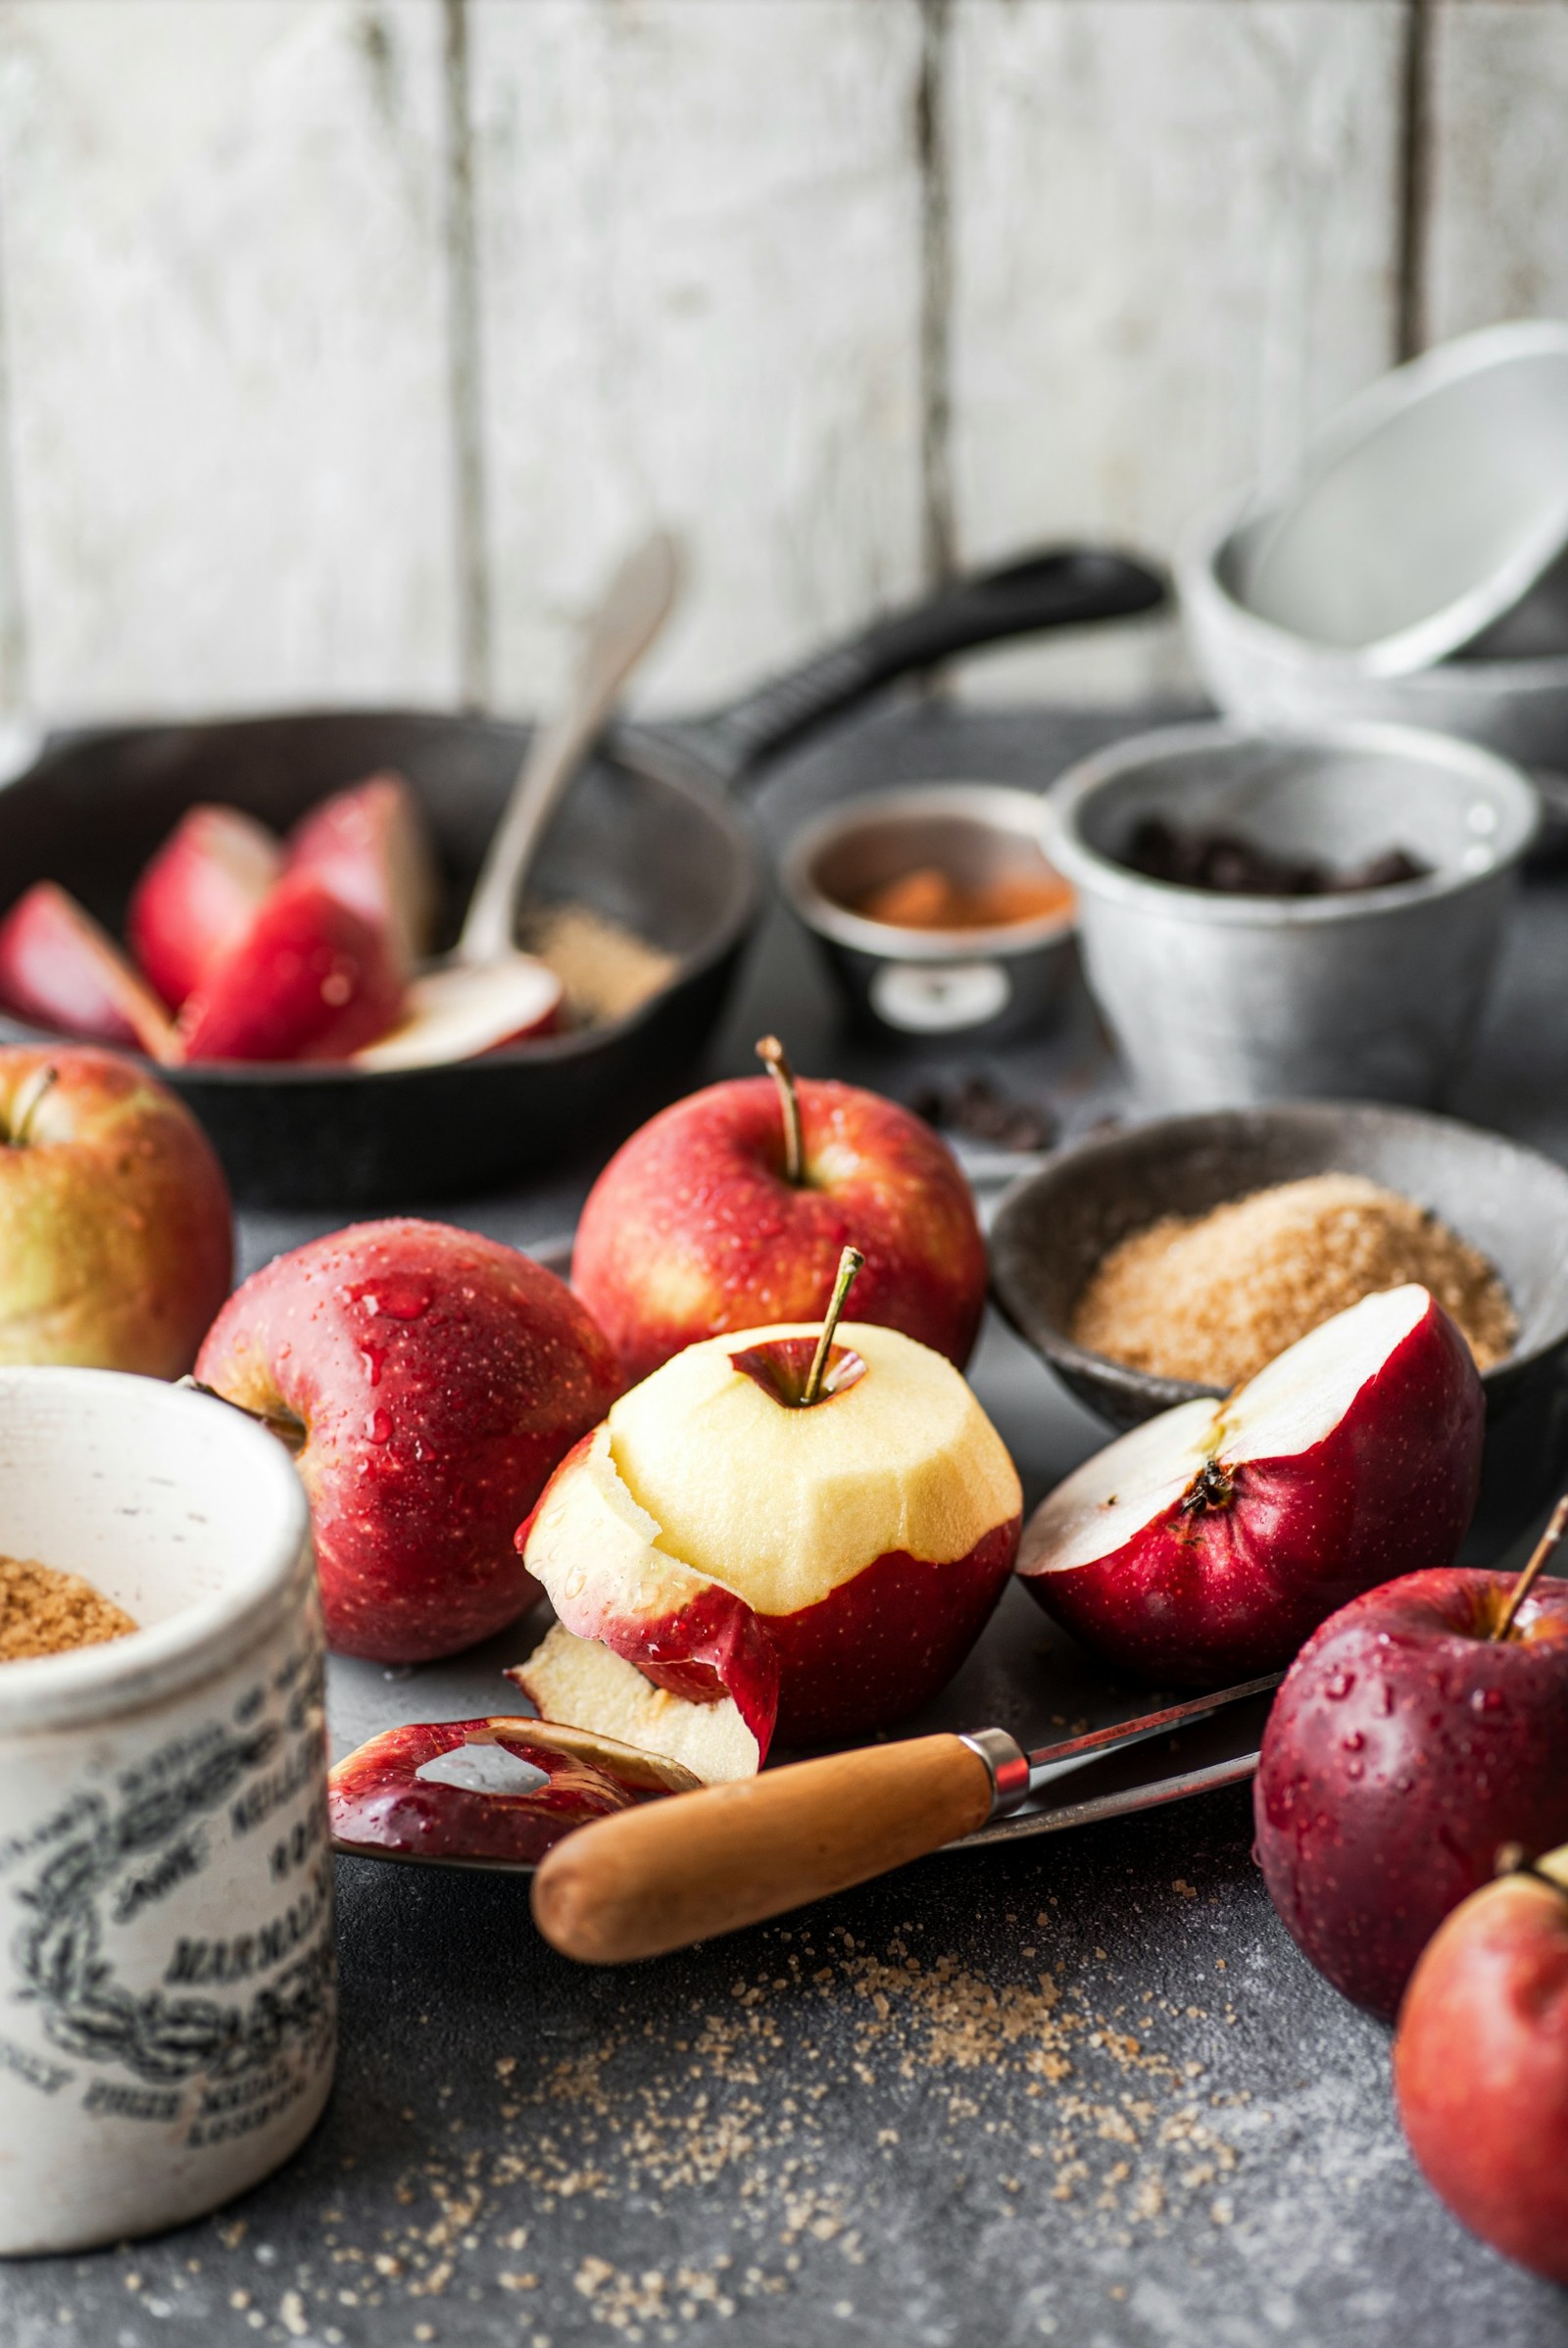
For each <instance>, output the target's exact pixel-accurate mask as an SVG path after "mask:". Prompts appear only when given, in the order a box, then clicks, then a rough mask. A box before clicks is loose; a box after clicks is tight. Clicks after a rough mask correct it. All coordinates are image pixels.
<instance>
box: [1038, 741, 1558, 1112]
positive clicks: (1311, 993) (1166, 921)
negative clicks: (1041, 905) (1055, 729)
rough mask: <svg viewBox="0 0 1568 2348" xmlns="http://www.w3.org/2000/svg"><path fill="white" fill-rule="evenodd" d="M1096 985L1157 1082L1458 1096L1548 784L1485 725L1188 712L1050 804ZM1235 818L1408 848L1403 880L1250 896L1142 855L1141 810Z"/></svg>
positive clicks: (1284, 1092) (1271, 833)
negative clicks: (1488, 739) (1246, 728)
mask: <svg viewBox="0 0 1568 2348" xmlns="http://www.w3.org/2000/svg"><path fill="white" fill-rule="evenodd" d="M1046 806H1047V823H1046V830H1045V835H1044V837H1045V842H1046V847H1047V850H1048V853H1049V854H1050V856H1051V858H1052V861H1053V862H1054V864H1055V866H1056V867H1057V869H1058V870H1059V871H1060V872H1062V873H1064V874H1065V875H1066V877H1067V879H1068V880H1070V881H1071V882H1072V884H1073V886H1074V888H1075V889H1076V890H1077V891H1078V918H1079V927H1080V930H1081V933H1082V937H1083V947H1084V964H1085V969H1086V972H1087V975H1088V979H1089V984H1090V986H1091V988H1092V989H1093V991H1094V994H1095V998H1096V1000H1097V1001H1098V1003H1099V1004H1100V1007H1101V1009H1102V1010H1103V1012H1104V1014H1105V1018H1106V1020H1107V1022H1108V1024H1109V1026H1110V1028H1111V1030H1112V1032H1113V1034H1114V1036H1115V1039H1116V1043H1117V1046H1118V1049H1119V1050H1120V1052H1121V1055H1122V1057H1123V1059H1124V1060H1125V1062H1126V1064H1127V1068H1128V1070H1129V1073H1130V1074H1131V1076H1132V1079H1133V1082H1134V1085H1135V1087H1136V1088H1137V1091H1138V1093H1139V1096H1140V1098H1141V1099H1142V1100H1143V1101H1145V1102H1147V1103H1148V1104H1149V1105H1150V1106H1151V1107H1154V1108H1161V1109H1200V1108H1219V1107H1225V1106H1228V1105H1232V1104H1235V1105H1240V1104H1242V1103H1244V1102H1248V1101H1291V1100H1328V1101H1332V1100H1337V1099H1338V1100H1343V1099H1345V1098H1347V1097H1349V1096H1354V1097H1357V1098H1360V1099H1362V1100H1369V1101H1413V1102H1416V1103H1419V1104H1421V1105H1423V1106H1425V1105H1428V1104H1430V1103H1432V1102H1434V1101H1441V1099H1442V1098H1443V1095H1444V1093H1445V1091H1446V1087H1447V1085H1448V1083H1449V1082H1450V1080H1451V1078H1452V1077H1453V1075H1454V1073H1455V1071H1456V1070H1457V1069H1458V1067H1459V1066H1460V1065H1461V1064H1462V1062H1463V1059H1464V1056H1465V1053H1466V1052H1467V1050H1468V1048H1469V1045H1470V1041H1471V1038H1472V1036H1473V1034H1474V1032H1475V1029H1476V1025H1477V1021H1478V1019H1479V1017H1480V1013H1481V1010H1482V1007H1483V1004H1484V1002H1485V999H1486V994H1487V990H1488V987H1489V986H1490V983H1491V979H1492V972H1493V967H1494V963H1495V958H1496V950H1497V946H1498V943H1499V941H1500V938H1501V933H1502V920H1503V914H1504V911H1505V909H1506V906H1507V901H1508V897H1509V894H1510V892H1511V890H1512V887H1513V882H1514V877H1515V869H1516V867H1517V865H1518V863H1519V861H1520V858H1521V857H1522V856H1523V855H1524V853H1525V851H1526V849H1527V848H1528V847H1529V846H1530V843H1531V841H1532V839H1533V838H1534V836H1535V832H1536V826H1537V822H1538V820H1539V814H1540V804H1539V801H1538V799H1537V795H1536V793H1535V792H1534V790H1533V789H1532V788H1531V786H1530V784H1529V783H1528V782H1527V781H1526V779H1525V777H1524V776H1523V775H1522V774H1520V773H1519V772H1518V771H1517V769H1516V768H1514V767H1512V766H1509V765H1507V764H1506V763H1504V761H1503V760H1502V759H1500V758H1494V757H1492V756H1491V755H1490V754H1489V753H1488V752H1486V751H1483V750H1478V749H1476V748H1475V747H1474V746H1473V745H1472V744H1470V743H1467V742H1453V741H1450V740H1448V739H1447V738H1446V736H1443V735H1438V734H1418V733H1414V732H1412V731H1410V730H1409V729H1407V728H1403V727H1397V726H1337V727H1328V726H1323V727H1318V728H1315V729H1314V730H1312V731H1311V732H1304V731H1303V732H1301V733H1299V734H1294V735H1280V736H1271V735H1261V734H1249V733H1245V732H1243V731H1242V730H1241V729H1240V728H1238V727H1235V726H1226V725H1212V724H1190V725H1180V726H1170V727H1166V728H1164V729H1162V730H1161V731H1160V732H1158V733H1153V734H1144V735H1139V736H1137V737H1136V738H1134V739H1133V740H1132V741H1128V742H1122V743H1118V744H1116V745H1115V746H1114V747H1113V748H1111V749H1109V750H1105V751H1101V752H1099V753H1098V754H1097V755H1096V756H1095V757H1093V758H1086V759H1085V760H1084V761H1083V762H1082V763H1081V764H1080V765H1078V766H1075V767H1073V768H1072V770H1071V771H1070V773H1068V774H1065V775H1063V776H1062V777H1061V779H1060V780H1059V782H1057V783H1056V784H1055V785H1054V788H1053V790H1052V792H1051V794H1050V797H1049V799H1048V801H1047V803H1046ZM1147 816H1159V817H1162V818H1164V819H1165V820H1167V821H1168V822H1170V823H1172V824H1174V825H1175V826H1177V827H1178V828H1186V827H1189V826H1192V827H1197V828H1200V829H1212V830H1219V831H1232V830H1234V831H1236V832H1239V833H1241V834H1242V835H1243V836H1244V837H1246V838H1249V839H1252V840H1255V841H1256V842H1257V843H1258V844H1259V846H1261V847H1264V848H1272V849H1274V850H1276V851H1279V852H1282V853H1284V854H1286V855H1290V856H1303V857H1309V858H1311V859H1313V860H1316V861H1321V862H1322V863H1325V864H1327V865H1329V866H1331V867H1334V866H1345V865H1348V864H1356V863H1364V862H1365V861H1367V859H1368V858H1370V857H1372V856H1377V855H1380V854H1381V853H1382V852H1384V851H1385V850H1389V849H1396V848H1400V849H1404V850H1405V851H1406V852H1407V853H1409V854H1410V855H1412V856H1417V857H1419V858H1420V859H1421V861H1422V862H1423V863H1425V864H1426V865H1427V866H1428V867H1429V869H1428V872H1427V875H1426V877H1425V878H1423V879H1420V880H1411V881H1403V882H1399V883H1397V884H1396V885H1394V886H1392V887H1387V888H1380V889H1367V890H1363V891H1358V892H1353V893H1352V892H1350V891H1345V892H1333V893H1329V894H1325V895H1323V896H1317V897H1262V896H1257V897H1251V896H1230V895H1226V894H1221V893H1219V892H1214V891H1209V890H1204V889H1193V888H1183V887H1178V886H1176V885H1175V884H1173V883H1171V882H1167V881H1161V880H1152V879H1150V878H1148V877H1147V876H1146V875H1145V874H1143V873H1140V872H1136V871H1133V870H1131V869H1129V867H1128V866H1127V865H1126V863H1124V862H1123V861H1122V858H1123V856H1124V855H1125V852H1126V848H1127V844H1128V841H1129V839H1130V838H1131V835H1132V833H1133V831H1134V830H1135V828H1136V826H1137V824H1138V823H1139V821H1140V820H1141V819H1142V818H1144V817H1147Z"/></svg>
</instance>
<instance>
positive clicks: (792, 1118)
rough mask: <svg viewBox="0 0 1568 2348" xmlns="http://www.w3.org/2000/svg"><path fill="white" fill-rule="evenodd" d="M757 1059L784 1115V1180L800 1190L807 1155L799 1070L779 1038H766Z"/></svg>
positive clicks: (760, 1046) (759, 1049) (761, 1043)
mask: <svg viewBox="0 0 1568 2348" xmlns="http://www.w3.org/2000/svg"><path fill="white" fill-rule="evenodd" d="M757 1056H758V1058H759V1059H760V1061H761V1063H762V1065H763V1067H764V1068H765V1069H766V1070H767V1072H768V1074H769V1076H771V1078H772V1079H773V1082H774V1084H775V1085H776V1086H777V1088H778V1100H779V1106H780V1108H781V1109H782V1110H783V1112H784V1179H785V1181H786V1182H790V1183H794V1184H795V1185H796V1187H797V1188H799V1186H800V1183H801V1180H802V1177H803V1175H804V1173H805V1169H806V1154H805V1151H804V1150H803V1149H802V1147H801V1097H800V1094H799V1093H798V1092H797V1091H796V1087H795V1071H794V1069H793V1068H792V1067H791V1066H790V1063H789V1060H788V1058H787V1056H786V1054H785V1051H784V1047H783V1045H782V1044H781V1043H780V1042H779V1040H778V1038H777V1036H763V1037H762V1038H761V1039H760V1042H759V1044H758V1047H757Z"/></svg>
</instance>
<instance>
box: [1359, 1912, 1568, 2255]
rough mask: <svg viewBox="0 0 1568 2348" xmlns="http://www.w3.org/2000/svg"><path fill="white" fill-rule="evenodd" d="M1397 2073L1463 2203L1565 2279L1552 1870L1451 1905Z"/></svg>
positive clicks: (1566, 2164) (1566, 2161)
mask: <svg viewBox="0 0 1568 2348" xmlns="http://www.w3.org/2000/svg"><path fill="white" fill-rule="evenodd" d="M1394 2085H1395V2094H1396V2098H1397V2103H1398V2109H1399V2118H1400V2120H1401V2122H1402V2123H1403V2126H1404V2132H1405V2134H1406V2136H1407V2137H1408V2138H1409V2141H1410V2149H1411V2151H1412V2152H1413V2153H1414V2154H1415V2157H1416V2160H1417V2162H1418V2163H1419V2165H1420V2167H1421V2170H1422V2172H1423V2173H1424V2175H1425V2177H1426V2178H1427V2181H1428V2183H1429V2184H1430V2185H1431V2186H1432V2187H1433V2189H1434V2191H1436V2192H1437V2193H1438V2194H1440V2195H1441V2196H1442V2198H1443V2199H1444V2200H1445V2201H1446V2203H1447V2205H1448V2207H1449V2209H1451V2210H1452V2211H1453V2213H1454V2215H1455V2217H1457V2218H1459V2219H1461V2220H1462V2221H1463V2223H1464V2224H1465V2225H1466V2226H1469V2227H1470V2228H1471V2230H1472V2231H1473V2232H1475V2233H1477V2234H1479V2235H1480V2236H1481V2238H1482V2240H1483V2241H1486V2242H1490V2243H1491V2244H1492V2246H1493V2248H1494V2249H1495V2250H1499V2251H1501V2253H1502V2255H1503V2257H1504V2258H1511V2259H1516V2260H1517V2261H1518V2262H1519V2264H1520V2265H1521V2266H1523V2267H1528V2268H1530V2269H1532V2270H1533V2272H1534V2273H1535V2274H1537V2275H1545V2276H1546V2277H1547V2279H1548V2280H1550V2281H1552V2282H1556V2283H1564V2284H1568V1898H1565V1897H1564V1895H1563V1893H1562V1891H1561V1890H1560V1889H1559V1888H1558V1887H1557V1886H1556V1885H1555V1884H1553V1883H1542V1882H1541V1881H1540V1880H1539V1879H1538V1878H1535V1877H1532V1876H1530V1875H1513V1876H1509V1877H1507V1878H1506V1879H1505V1880H1504V1881H1502V1882H1501V1883H1492V1884H1489V1885H1487V1887H1486V1888H1485V1889H1483V1890H1480V1891H1477V1892H1476V1893H1474V1895H1473V1896H1472V1897H1471V1898H1470V1899H1468V1900H1466V1902H1465V1903H1464V1905H1463V1906H1462V1907H1461V1908H1458V1909H1456V1910H1455V1912H1454V1913H1453V1914H1452V1915H1451V1916H1450V1917H1449V1918H1448V1919H1447V1921H1446V1924H1445V1925H1444V1926H1443V1927H1442V1929H1441V1930H1440V1931H1439V1932H1438V1933H1437V1935H1436V1937H1435V1939H1434V1940H1433V1941H1432V1943H1431V1945H1430V1946H1429V1947H1428V1949H1427V1950H1426V1952H1425V1954H1424V1955H1423V1956H1422V1958H1421V1961H1420V1963H1419V1965H1418V1966H1417V1968H1416V1971H1415V1974H1414V1977H1413V1978H1412V1980H1411V1982H1410V1986H1409V1988H1408V1990H1407V1991H1406V1993H1405V1999H1404V2005H1403V2008H1402V2010H1401V2012H1400V2016H1399V2029H1398V2034H1397V2037H1396V2039H1395V2043H1394Z"/></svg>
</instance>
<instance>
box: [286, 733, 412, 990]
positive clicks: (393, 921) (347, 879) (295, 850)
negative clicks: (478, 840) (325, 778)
mask: <svg viewBox="0 0 1568 2348" xmlns="http://www.w3.org/2000/svg"><path fill="white" fill-rule="evenodd" d="M288 857H289V865H290V868H291V869H292V870H294V871H296V872H301V871H303V872H312V873H314V874H315V876H316V878H317V879H318V880H319V881H324V883H325V884H326V886H327V887H328V888H329V889H330V890H331V891H332V893H333V895H334V896H336V897H339V898H341V899H342V901H343V903H344V904H345V905H350V906H352V907H353V909H354V911H355V912H356V913H358V914H359V915H360V917H361V918H362V920H365V921H368V922H369V924H370V926H371V928H372V929H380V930H382V931H383V932H384V933H385V935H386V936H387V938H388V939H389V940H390V942H391V947H392V954H393V959H394V960H395V961H396V963H397V966H398V969H399V972H400V973H401V975H402V976H403V977H404V978H407V977H408V976H409V974H410V973H411V972H412V970H413V969H414V967H415V965H416V963H417V962H418V961H420V960H421V959H422V958H423V957H424V955H425V954H428V953H429V951H430V939H431V935H432V932H433V931H434V928H435V916H436V907H437V902H438V895H439V891H438V884H437V880H436V870H435V859H434V857H433V856H432V855H431V852H430V842H429V838H428V835H427V833H426V831H425V826H424V818H423V816H422V815H421V814H420V812H419V803H418V801H417V799H416V798H415V796H414V793H413V792H412V791H411V790H410V789H409V786H408V784H407V783H406V782H405V781H404V779H403V777H402V775H401V774H372V775H371V776H370V777H369V779H368V781H366V782H363V783H356V784H355V786H354V788H353V789H352V790H350V791H339V792H338V793H337V794H336V795H335V797H333V798H331V799H323V800H322V802H321V803H320V805H319V807H313V808H312V809H311V812H310V813H309V814H308V815H306V816H305V817H304V818H303V819H302V820H301V821H300V822H299V823H298V824H296V826H295V828H294V830H293V832H292V833H291V834H290V836H289V844H288Z"/></svg>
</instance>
